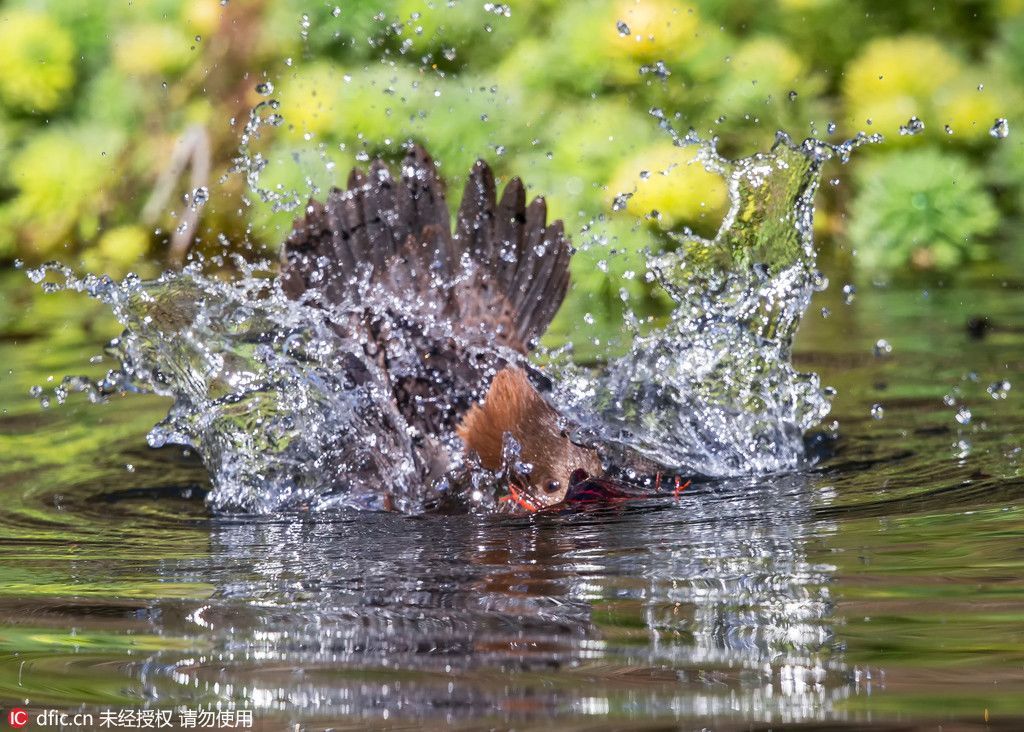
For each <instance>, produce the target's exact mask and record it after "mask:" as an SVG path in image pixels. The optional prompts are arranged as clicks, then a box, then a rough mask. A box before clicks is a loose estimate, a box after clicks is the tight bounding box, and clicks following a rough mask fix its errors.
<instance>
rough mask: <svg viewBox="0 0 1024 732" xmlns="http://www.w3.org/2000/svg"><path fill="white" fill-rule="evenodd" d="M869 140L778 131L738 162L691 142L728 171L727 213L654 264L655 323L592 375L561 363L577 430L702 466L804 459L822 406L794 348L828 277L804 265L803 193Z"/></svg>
mask: <svg viewBox="0 0 1024 732" xmlns="http://www.w3.org/2000/svg"><path fill="white" fill-rule="evenodd" d="M678 139H680V140H681V141H682V144H691V143H692V139H691V138H690V137H687V138H678ZM879 140H880V138H879V137H878V136H866V135H860V136H858V137H856V138H854V139H852V140H849V141H847V142H844V143H842V144H841V145H831V144H828V143H824V142H821V141H819V140H805V141H804V142H803V143H801V144H794V143H793V141H792V140H791V139H790V138H789V137H788V136H786V135H785V134H782V133H780V134H779V135H778V138H777V140H776V143H775V145H774V146H773V147H772V149H771V151H770V152H768V153H761V154H757V155H753V156H751V157H749V158H744V159H742V160H738V161H731V160H727V159H725V158H723V157H721V156H720V155H718V154H717V153H716V152H715V150H714V147H713V146H703V147H702V149H701V150H702V152H701V155H702V156H703V158H704V160H705V164H706V165H707V166H708V167H709V169H711V170H715V171H717V172H719V173H721V174H722V176H723V177H724V178H725V179H726V180H727V181H728V184H729V195H730V200H731V206H730V209H729V212H728V213H727V215H726V217H725V219H724V221H723V223H722V225H721V228H720V229H719V231H718V233H717V235H716V236H715V237H714V238H713V239H710V240H707V239H702V238H699V237H693V236H690V237H680V238H679V248H678V249H677V250H676V251H675V252H672V253H670V254H666V255H663V256H661V257H659V258H657V259H655V260H653V262H652V263H651V271H652V273H653V275H654V277H655V278H656V280H657V282H658V283H659V284H660V285H661V286H662V287H663V288H664V289H665V290H666V292H667V293H668V294H669V296H670V297H671V298H672V300H673V302H674V303H675V307H674V310H673V312H672V315H671V317H670V320H669V322H668V324H667V325H666V326H665V327H664V328H661V329H659V330H656V331H654V332H651V333H648V334H645V335H642V336H640V337H639V338H637V339H636V340H635V342H634V345H633V347H632V349H631V351H630V352H629V353H628V354H627V355H626V356H625V357H623V358H621V359H619V360H617V361H615V362H613V363H611V364H610V365H609V367H608V369H607V370H606V371H605V372H604V373H602V374H599V375H597V376H592V375H589V374H585V373H580V372H579V371H578V370H576V369H572V368H570V369H569V373H568V375H567V378H565V379H564V380H563V381H562V382H561V383H562V385H563V386H562V388H561V389H560V390H559V392H558V394H559V399H560V401H561V403H562V405H563V406H564V408H566V409H567V410H568V411H569V412H570V413H571V414H572V415H573V416H574V417H575V418H576V420H577V421H578V422H579V423H580V424H581V425H583V426H582V428H581V429H580V430H579V436H580V437H581V439H585V440H587V441H594V442H596V443H601V444H613V445H617V446H619V448H620V449H621V450H623V451H636V452H639V453H640V454H641V455H643V456H644V457H646V458H649V459H650V460H652V461H653V462H655V463H656V464H658V465H662V466H669V467H671V468H673V469H676V470H682V471H691V472H699V473H702V474H704V475H709V476H728V475H742V474H747V473H752V472H757V473H770V472H777V471H783V470H792V469H795V468H798V467H800V466H801V465H802V464H803V461H804V445H803V434H804V433H805V432H806V431H807V430H808V429H810V428H811V427H813V426H814V425H816V424H817V423H818V422H819V421H820V420H821V419H822V418H823V417H824V416H825V415H826V414H827V413H828V411H829V408H830V401H829V395H828V394H827V392H826V390H824V389H823V388H822V386H821V384H820V382H819V379H818V377H817V375H816V374H804V373H799V372H797V371H796V370H795V369H794V368H793V365H792V360H791V355H792V345H793V337H794V336H795V334H796V331H797V328H798V326H799V325H800V320H801V318H802V317H803V314H804V313H805V312H806V310H807V307H808V305H809V304H810V299H811V296H812V295H813V293H814V292H816V291H819V290H822V289H824V288H825V287H826V286H827V284H828V283H827V280H826V279H825V278H824V277H823V276H822V275H821V273H820V272H819V271H818V270H817V269H816V267H815V250H814V241H813V218H814V194H815V191H816V190H817V188H818V184H819V181H820V177H821V167H822V165H823V164H824V163H825V162H827V161H828V160H830V159H832V158H838V159H839V160H841V161H843V162H845V161H846V160H847V159H848V158H849V156H850V154H851V152H852V151H853V150H854V149H856V148H857V147H860V146H861V145H864V144H867V143H871V142H877V141H879Z"/></svg>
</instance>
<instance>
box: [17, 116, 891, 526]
mask: <svg viewBox="0 0 1024 732" xmlns="http://www.w3.org/2000/svg"><path fill="white" fill-rule="evenodd" d="M661 119H662V121H663V126H668V125H667V122H666V121H665V120H664V117H662V118H661ZM873 139H875V138H868V137H866V136H860V137H857V138H855V139H853V140H850V141H848V142H845V143H843V144H841V145H830V144H827V143H823V142H820V141H817V140H807V141H805V142H803V143H801V144H799V145H798V144H794V143H793V142H792V141H791V140H790V139H789V138H788V137H786V136H785V135H780V136H779V138H778V140H777V141H776V144H775V145H774V147H773V148H772V150H771V151H770V152H768V153H763V154H758V155H754V156H752V157H750V158H746V159H743V160H739V161H731V160H727V159H726V158H724V157H721V156H720V155H718V153H717V152H716V151H715V149H714V147H713V146H712V145H705V144H701V148H700V149H701V153H700V155H701V156H702V159H703V161H704V164H705V165H706V166H707V167H709V168H710V169H712V170H715V171H717V172H719V173H720V174H721V175H723V177H725V179H726V180H727V181H728V183H729V191H730V196H731V200H732V206H731V209H730V211H729V213H728V214H727V216H726V218H725V221H724V222H723V224H722V227H721V229H720V231H719V232H718V234H717V236H716V237H715V238H714V239H711V240H705V239H701V238H697V237H692V236H691V237H680V238H679V241H678V244H679V246H678V249H677V251H675V252H672V253H670V254H666V255H663V256H661V257H658V258H654V259H652V260H651V261H650V262H649V268H650V275H649V276H650V277H651V278H653V279H654V280H655V281H657V283H658V284H660V286H661V287H663V288H664V289H665V291H666V292H667V293H668V294H669V296H670V297H671V298H672V300H673V301H674V303H675V308H674V311H673V313H672V315H671V317H670V319H669V322H668V323H667V324H666V325H665V327H663V328H661V329H659V330H656V331H653V332H648V333H645V334H642V335H639V336H638V337H637V338H636V340H635V343H634V346H633V348H632V350H631V351H630V353H629V354H628V355H626V356H625V357H623V358H621V359H619V360H616V361H614V362H612V363H610V364H609V365H608V367H607V368H606V369H605V370H603V372H602V373H600V374H597V375H593V374H590V373H588V372H585V371H583V370H581V369H578V368H576V367H575V366H573V365H572V364H571V363H570V364H567V365H565V366H563V367H560V369H559V370H558V374H557V376H558V378H557V379H556V383H555V389H554V392H553V395H552V398H553V400H554V401H556V402H557V403H558V404H559V405H560V406H561V407H562V408H563V409H564V410H565V412H566V413H567V414H568V415H570V416H571V417H573V418H574V419H575V420H576V422H577V423H578V424H579V429H578V430H577V435H578V437H579V438H580V439H581V440H583V441H585V442H591V443H594V444H596V445H599V446H600V447H601V448H602V449H603V450H604V451H605V452H606V456H607V458H608V459H609V460H610V462H612V463H615V462H617V460H618V459H619V458H621V457H623V456H624V455H627V454H628V455H629V456H630V457H631V458H636V457H637V456H639V457H640V458H641V460H643V459H646V460H650V461H652V462H653V463H654V464H656V465H657V466H664V467H667V468H669V469H674V470H680V471H686V472H697V473H702V474H705V475H710V476H723V475H738V474H749V473H766V472H776V471H782V470H791V469H794V468H797V467H799V466H800V465H801V464H802V463H803V460H804V452H803V434H804V432H805V431H806V430H808V429H810V428H811V427H812V426H814V425H815V424H816V423H817V422H818V421H819V420H820V419H821V418H822V417H823V416H824V415H825V414H827V412H828V410H829V399H828V394H827V392H826V391H825V390H823V389H822V387H821V385H820V383H819V381H818V378H817V376H816V375H814V374H801V373H798V372H797V371H796V370H795V369H794V368H793V366H792V364H791V359H790V356H791V348H792V341H793V336H794V334H795V332H796V329H797V327H798V325H799V323H800V319H801V317H802V316H803V313H804V312H805V311H806V309H807V307H808V305H809V302H810V298H811V295H812V294H813V293H814V292H815V291H816V290H820V289H822V288H824V287H825V285H826V282H825V280H824V278H823V277H822V276H821V275H820V273H818V271H817V270H816V268H815V252H814V246H813V242H812V223H813V196H814V192H815V190H816V188H817V185H818V181H819V178H820V172H821V166H822V165H823V164H824V163H825V162H826V161H827V160H829V159H832V158H836V157H838V158H840V159H841V160H843V161H845V160H846V159H847V158H848V157H849V155H850V153H851V152H852V150H853V149H855V148H856V147H858V146H860V145H862V144H864V143H866V142H869V141H872V140H873ZM677 142H678V143H679V144H700V143H698V141H696V139H695V137H693V136H692V135H688V136H686V137H677ZM244 172H246V173H247V175H250V176H254V177H257V178H258V161H257V164H256V165H254V166H252V167H250V168H246V169H245V171H244ZM250 182H252V181H250ZM257 182H258V181H257ZM236 265H237V266H238V267H239V268H240V270H241V276H239V277H237V278H235V279H233V280H231V281H224V280H221V279H218V278H216V277H213V276H210V275H208V274H204V273H203V272H202V271H201V269H200V266H201V265H200V264H199V263H197V264H194V265H192V266H190V267H188V268H186V269H185V270H184V271H183V272H181V273H177V274H175V273H168V274H165V275H164V276H162V277H160V278H159V279H156V280H153V281H142V280H140V279H138V278H137V277H129V278H127V279H125V280H124V281H123V282H120V283H117V282H114V281H113V280H111V279H109V278H106V277H96V276H93V275H89V276H86V277H84V278H77V277H76V276H75V275H74V274H73V273H72V272H71V271H70V270H67V269H66V268H62V267H59V266H56V265H50V266H47V267H44V268H41V269H39V270H33V271H32V272H30V277H32V279H33V280H35V281H37V282H42V283H43V284H44V286H45V287H46V288H47V289H48V290H58V289H71V290H76V291H80V292H84V293H86V294H88V295H90V296H92V297H95V298H97V299H99V300H101V301H103V302H104V303H106V304H107V305H108V306H109V307H110V308H111V310H112V311H113V313H114V314H115V316H116V317H117V318H118V320H119V321H120V322H121V324H122V325H123V326H124V329H125V330H124V332H123V334H122V335H121V336H120V337H119V338H117V339H115V340H114V341H112V342H111V343H110V345H109V348H108V351H109V353H110V354H111V355H112V356H113V357H114V358H115V359H116V360H117V361H118V362H119V363H120V367H119V368H117V369H114V370H113V371H111V372H110V373H108V374H107V376H106V377H105V378H104V379H102V380H100V381H97V382H92V381H88V380H84V379H81V378H80V377H70V378H69V379H66V380H65V382H64V384H62V385H61V388H62V389H64V395H65V396H66V393H67V391H69V390H71V391H85V392H88V393H89V396H90V398H92V399H94V400H102V399H104V398H106V397H107V396H109V395H110V394H112V393H117V392H119V391H130V390H134V391H148V392H153V393H156V394H161V395H165V396H168V397H171V398H172V399H173V405H172V407H171V409H170V411H169V413H168V415H167V418H166V419H164V420H163V421H162V422H160V423H159V424H158V425H156V426H155V427H154V428H153V430H152V431H151V432H150V434H149V436H148V440H149V443H150V445H152V446H154V447H157V446H163V445H168V444H180V445H186V446H189V447H191V448H192V449H194V450H195V451H196V452H197V453H198V454H199V456H200V457H201V458H202V459H203V461H204V463H205V465H206V467H207V468H208V470H209V472H210V476H211V481H212V484H213V490H212V491H211V493H210V496H209V501H210V503H211V505H212V507H213V508H214V509H217V510H226V509H241V510H245V511H252V512H260V513H267V512H273V511H277V510H280V509H283V508H291V509H294V508H309V509H325V508H333V507H338V506H357V507H361V508H372V509H382V508H393V509H397V510H401V511H407V512H420V511H424V510H428V509H429V508H430V507H432V506H437V505H438V504H440V503H448V502H449V497H452V498H456V497H457V498H458V499H459V500H460V501H461V502H462V503H463V504H469V505H475V506H478V507H480V508H482V509H484V510H488V509H493V508H495V507H496V506H497V505H498V504H497V503H496V501H495V497H494V476H493V475H491V474H487V473H484V472H483V471H480V470H473V469H472V467H473V466H472V465H469V464H467V461H466V460H464V459H463V457H462V446H461V443H460V442H459V441H458V438H457V437H455V435H441V436H436V437H431V436H426V439H431V440H435V441H436V443H437V444H436V445H435V446H434V448H436V451H437V453H438V454H440V455H443V456H444V460H443V461H442V462H443V463H444V464H446V465H447V466H448V468H447V472H445V473H444V474H443V475H442V474H438V473H437V471H436V470H433V471H432V469H431V468H430V466H425V465H423V464H421V462H422V461H421V460H420V459H419V458H418V457H417V454H418V453H417V450H416V449H414V442H415V441H416V440H418V439H419V440H422V439H424V436H422V435H417V434H415V432H416V431H415V430H414V429H412V427H411V426H410V425H409V423H408V422H407V421H406V420H405V419H403V417H402V415H401V414H400V413H399V412H398V410H397V409H396V408H395V406H394V403H393V399H392V395H391V392H390V388H389V386H388V379H387V375H386V374H385V373H383V371H382V370H381V369H382V367H381V366H380V364H379V363H378V362H377V361H376V360H375V359H373V358H372V357H370V356H368V355H367V351H366V349H365V347H364V346H365V344H363V343H361V342H358V341H356V340H354V339H353V337H352V336H351V335H348V336H346V335H345V334H344V332H343V329H341V328H339V327H338V326H337V324H338V323H344V322H346V318H350V317H352V312H346V311H344V310H342V309H339V308H341V307H342V306H338V307H335V308H331V307H325V306H324V304H323V303H316V302H303V301H298V302H297V301H293V300H290V299H289V298H288V297H286V296H285V294H284V293H283V292H282V290H281V286H280V284H279V282H278V281H277V280H276V279H275V278H274V277H273V271H272V268H271V267H270V266H269V265H268V264H266V263H262V264H260V265H247V264H246V263H244V262H242V261H241V260H239V261H238V262H236ZM54 275H55V276H56V280H57V281H54ZM61 279H62V280H63V281H61ZM350 306H351V305H349V307H350ZM405 307H406V308H407V309H408V312H407V313H406V314H405V316H407V317H409V318H416V317H419V316H418V315H417V313H416V312H415V308H416V307H417V304H416V303H414V302H413V303H406V304H405ZM389 347H390V346H389ZM408 355H409V358H408V359H406V361H408V363H405V366H404V367H403V368H405V367H407V368H408V369H409V370H410V373H421V374H426V373H427V370H426V368H425V366H424V364H423V363H421V362H420V361H419V360H418V359H419V354H418V353H417V352H415V351H414V350H410V351H409V354H408ZM392 362H393V363H394V362H396V361H395V359H392ZM58 396H59V395H58ZM633 464H636V461H635V460H633ZM641 464H642V463H641ZM467 476H469V477H468V479H467Z"/></svg>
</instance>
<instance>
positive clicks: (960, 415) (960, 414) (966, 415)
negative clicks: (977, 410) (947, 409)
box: [955, 407, 971, 425]
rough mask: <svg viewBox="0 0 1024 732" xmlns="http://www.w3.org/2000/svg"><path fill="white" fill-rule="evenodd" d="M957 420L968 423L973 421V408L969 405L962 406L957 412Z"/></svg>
mask: <svg viewBox="0 0 1024 732" xmlns="http://www.w3.org/2000/svg"><path fill="white" fill-rule="evenodd" d="M955 419H956V421H957V422H959V423H960V424H963V425H967V424H970V423H971V410H970V409H968V408H967V407H960V409H958V410H957V412H956V417H955Z"/></svg>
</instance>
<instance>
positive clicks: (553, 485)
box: [544, 480, 562, 493]
mask: <svg viewBox="0 0 1024 732" xmlns="http://www.w3.org/2000/svg"><path fill="white" fill-rule="evenodd" d="M561 487H562V484H561V483H560V482H559V481H557V480H549V481H548V482H547V483H545V484H544V490H546V491H547V492H548V493H554V492H555V491H557V490H559V489H560V488H561Z"/></svg>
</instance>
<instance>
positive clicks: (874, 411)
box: [871, 403, 885, 419]
mask: <svg viewBox="0 0 1024 732" xmlns="http://www.w3.org/2000/svg"><path fill="white" fill-rule="evenodd" d="M884 417H885V407H883V406H882V405H881V404H877V403H876V404H872V405H871V418H872V419H882V418H884Z"/></svg>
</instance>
